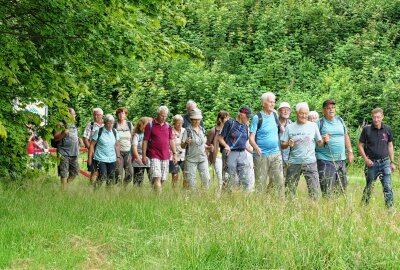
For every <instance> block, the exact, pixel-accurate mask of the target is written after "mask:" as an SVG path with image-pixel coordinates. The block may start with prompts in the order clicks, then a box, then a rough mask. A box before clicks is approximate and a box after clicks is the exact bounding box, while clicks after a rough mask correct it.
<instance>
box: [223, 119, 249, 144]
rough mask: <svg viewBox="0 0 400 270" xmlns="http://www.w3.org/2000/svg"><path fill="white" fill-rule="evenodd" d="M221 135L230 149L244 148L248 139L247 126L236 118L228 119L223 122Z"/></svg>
mask: <svg viewBox="0 0 400 270" xmlns="http://www.w3.org/2000/svg"><path fill="white" fill-rule="evenodd" d="M221 136H222V137H224V140H225V143H226V144H227V145H228V146H229V148H230V149H231V150H245V149H246V143H247V141H248V140H249V127H248V126H247V125H246V124H242V123H239V122H238V121H237V120H236V119H229V120H228V121H226V122H225V124H224V128H223V129H222V131H221Z"/></svg>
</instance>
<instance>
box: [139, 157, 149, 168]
mask: <svg viewBox="0 0 400 270" xmlns="http://www.w3.org/2000/svg"><path fill="white" fill-rule="evenodd" d="M146 161H147V160H146ZM137 163H138V164H139V166H143V161H142V160H141V159H140V158H138V160H137Z"/></svg>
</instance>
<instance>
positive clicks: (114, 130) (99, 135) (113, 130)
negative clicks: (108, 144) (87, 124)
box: [97, 127, 117, 141]
mask: <svg viewBox="0 0 400 270" xmlns="http://www.w3.org/2000/svg"><path fill="white" fill-rule="evenodd" d="M103 130H104V127H101V128H99V134H98V135H97V141H99V139H100V137H101V134H102V133H103ZM111 130H112V132H113V134H114V137H115V140H117V130H116V129H115V128H112V129H111Z"/></svg>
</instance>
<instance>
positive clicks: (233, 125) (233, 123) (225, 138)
mask: <svg viewBox="0 0 400 270" xmlns="http://www.w3.org/2000/svg"><path fill="white" fill-rule="evenodd" d="M228 121H232V126H231V128H230V129H229V132H228V133H227V134H226V136H225V137H224V140H225V142H227V139H228V138H230V134H231V132H232V130H233V128H234V127H235V122H236V120H234V119H229V120H228ZM245 126H246V130H247V139H248V137H249V134H248V130H249V127H248V126H247V125H245ZM232 146H234V145H231V146H229V147H232ZM220 149H221V152H222V150H223V149H222V146H221V145H220Z"/></svg>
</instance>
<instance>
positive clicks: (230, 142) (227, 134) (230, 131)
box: [218, 106, 252, 191]
mask: <svg viewBox="0 0 400 270" xmlns="http://www.w3.org/2000/svg"><path fill="white" fill-rule="evenodd" d="M251 116H252V114H251V110H250V108H249V107H248V106H244V107H242V108H241V109H240V110H239V113H238V115H237V117H236V119H232V118H231V119H229V120H228V121H227V122H226V123H225V124H224V127H223V129H222V131H221V134H219V135H218V141H219V143H220V145H221V146H222V147H223V148H224V152H225V155H226V167H227V173H228V179H225V180H226V181H227V183H225V185H227V186H228V188H230V187H231V186H234V185H235V186H241V185H242V186H243V188H244V190H246V191H249V168H250V167H249V166H250V164H249V160H248V158H247V154H246V148H247V142H248V140H249V127H248V124H249V120H250V118H251ZM236 175H237V176H238V177H236ZM236 180H239V181H238V182H236ZM234 182H236V183H234Z"/></svg>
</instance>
